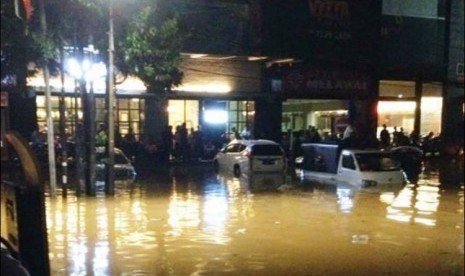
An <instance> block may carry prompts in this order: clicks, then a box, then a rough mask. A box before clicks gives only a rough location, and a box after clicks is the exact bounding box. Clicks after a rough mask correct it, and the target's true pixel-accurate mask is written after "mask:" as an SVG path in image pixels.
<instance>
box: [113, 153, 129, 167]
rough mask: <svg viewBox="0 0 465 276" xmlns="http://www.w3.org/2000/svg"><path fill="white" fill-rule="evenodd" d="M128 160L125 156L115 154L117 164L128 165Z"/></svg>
mask: <svg viewBox="0 0 465 276" xmlns="http://www.w3.org/2000/svg"><path fill="white" fill-rule="evenodd" d="M127 163H128V160H127V159H126V157H124V155H122V154H120V153H115V164H127Z"/></svg>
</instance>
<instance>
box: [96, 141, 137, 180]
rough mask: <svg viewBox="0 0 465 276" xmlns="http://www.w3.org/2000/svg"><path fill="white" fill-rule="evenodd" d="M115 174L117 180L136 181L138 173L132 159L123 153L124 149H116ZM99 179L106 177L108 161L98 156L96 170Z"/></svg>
mask: <svg viewBox="0 0 465 276" xmlns="http://www.w3.org/2000/svg"><path fill="white" fill-rule="evenodd" d="M113 168H114V174H115V180H127V181H134V180H135V178H136V176H137V173H136V170H135V169H134V166H133V165H132V162H131V160H129V158H128V157H127V156H126V155H125V154H124V153H123V151H122V150H120V149H118V148H115V150H114V166H113ZM95 171H96V172H95V174H96V178H97V180H100V181H103V180H104V179H105V171H106V163H105V159H104V158H97V165H96V170H95Z"/></svg>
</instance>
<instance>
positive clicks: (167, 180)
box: [46, 167, 464, 275]
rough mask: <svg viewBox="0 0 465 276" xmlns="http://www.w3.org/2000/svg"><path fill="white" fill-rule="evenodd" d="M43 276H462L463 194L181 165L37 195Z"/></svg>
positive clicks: (432, 183)
mask: <svg viewBox="0 0 465 276" xmlns="http://www.w3.org/2000/svg"><path fill="white" fill-rule="evenodd" d="M46 210H47V226H48V235H49V236H48V240H49V253H50V264H51V271H52V275H463V273H464V213H463V212H464V190H463V182H462V184H461V187H460V188H459V187H456V188H447V189H445V188H442V187H441V186H439V183H438V178H437V176H435V175H432V176H426V175H421V176H420V180H419V183H418V185H413V184H412V185H407V186H405V187H400V188H393V189H389V190H384V191H379V190H375V189H364V190H358V191H356V190H351V189H349V188H348V187H335V186H324V185H315V184H310V183H305V182H303V181H301V180H299V179H297V180H296V179H291V178H290V177H283V176H280V175H261V176H257V177H256V178H253V179H248V178H246V177H242V178H240V179H239V178H234V177H233V176H232V175H227V174H222V173H220V174H216V173H214V172H213V170H211V169H209V168H202V167H196V168H190V167H189V168H182V167H175V168H172V169H171V170H169V171H168V170H166V171H161V172H158V173H154V174H152V175H140V176H139V177H138V179H137V180H136V182H135V183H133V184H127V183H118V185H117V191H116V195H115V196H114V197H109V196H105V195H104V193H103V191H102V192H101V194H98V195H97V197H85V196H82V197H76V196H74V194H73V193H72V192H70V193H69V195H68V197H67V198H62V197H60V196H58V197H56V198H53V199H52V198H50V197H49V196H47V198H46Z"/></svg>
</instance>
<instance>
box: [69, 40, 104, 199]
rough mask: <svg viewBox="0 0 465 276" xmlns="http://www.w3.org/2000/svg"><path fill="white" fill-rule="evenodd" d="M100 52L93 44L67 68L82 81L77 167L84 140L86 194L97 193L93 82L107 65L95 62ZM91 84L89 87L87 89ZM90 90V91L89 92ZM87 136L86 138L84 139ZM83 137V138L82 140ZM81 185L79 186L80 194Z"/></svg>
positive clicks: (77, 130) (77, 127)
mask: <svg viewBox="0 0 465 276" xmlns="http://www.w3.org/2000/svg"><path fill="white" fill-rule="evenodd" d="M81 53H82V52H81ZM96 53H98V52H97V51H95V49H94V47H93V46H92V45H89V46H88V47H86V48H84V49H83V54H84V55H82V56H83V59H82V60H77V59H75V58H69V59H67V60H66V70H67V72H68V73H69V74H70V75H72V76H73V77H74V78H75V79H76V80H78V81H79V83H80V89H81V101H82V107H83V115H84V116H83V119H84V125H83V129H82V127H80V126H79V125H77V126H76V148H77V149H78V150H77V154H76V155H77V156H76V158H77V163H78V164H77V168H81V166H80V164H81V163H80V162H81V156H82V153H83V152H82V151H80V149H81V146H82V142H84V143H85V147H84V148H85V154H84V157H85V158H84V159H85V160H86V168H85V184H86V194H87V195H95V192H96V187H95V178H96V177H95V163H96V160H95V125H94V121H95V104H94V102H95V100H94V89H93V82H94V81H95V80H97V79H99V78H102V77H103V76H105V75H106V69H105V65H103V63H94V62H93V60H94V55H95V54H96ZM87 85H89V89H87ZM87 91H88V93H87ZM76 108H77V107H76ZM81 136H85V139H82V138H83V137H81ZM81 139H82V140H81ZM81 173H82V171H79V172H78V178H79V180H78V183H80V179H81ZM79 191H80V185H78V187H77V192H78V194H79Z"/></svg>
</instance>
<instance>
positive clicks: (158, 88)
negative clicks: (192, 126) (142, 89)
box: [123, 0, 182, 93]
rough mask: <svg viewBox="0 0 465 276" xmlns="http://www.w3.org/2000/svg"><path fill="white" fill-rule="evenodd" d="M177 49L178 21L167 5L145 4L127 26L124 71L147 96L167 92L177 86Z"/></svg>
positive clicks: (178, 82)
mask: <svg viewBox="0 0 465 276" xmlns="http://www.w3.org/2000/svg"><path fill="white" fill-rule="evenodd" d="M181 46H182V36H181V34H180V32H179V19H178V17H177V15H176V14H175V13H174V12H173V10H171V9H170V7H169V6H168V4H167V2H166V1H163V0H161V1H146V2H145V5H142V9H141V10H140V12H139V13H138V14H137V16H136V17H135V18H134V19H133V21H132V22H131V23H130V24H129V28H128V32H127V36H126V40H125V43H124V49H123V52H124V61H125V64H126V66H127V70H128V72H130V73H133V74H134V75H135V76H137V77H139V78H140V79H141V80H142V81H143V82H144V84H145V85H146V87H147V90H148V92H149V93H161V92H163V91H169V90H170V89H171V87H172V86H173V85H174V86H176V85H179V84H180V83H181V78H182V73H181V72H180V71H179V70H178V68H177V67H178V65H179V64H180V62H181Z"/></svg>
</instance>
